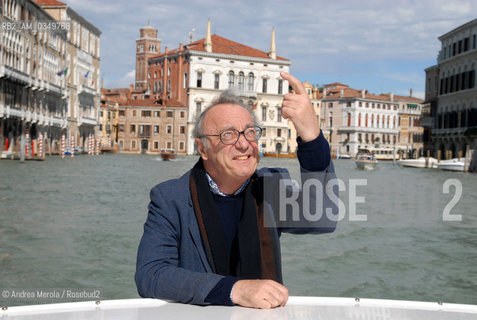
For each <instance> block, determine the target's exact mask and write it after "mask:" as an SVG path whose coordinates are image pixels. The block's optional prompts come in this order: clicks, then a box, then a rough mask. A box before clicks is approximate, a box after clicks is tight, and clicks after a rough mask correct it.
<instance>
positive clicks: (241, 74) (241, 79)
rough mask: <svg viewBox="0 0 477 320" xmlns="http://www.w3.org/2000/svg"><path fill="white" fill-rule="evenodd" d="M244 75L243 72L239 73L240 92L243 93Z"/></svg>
mask: <svg viewBox="0 0 477 320" xmlns="http://www.w3.org/2000/svg"><path fill="white" fill-rule="evenodd" d="M243 84H244V74H243V72H242V71H240V72H239V76H238V88H239V90H240V91H243V89H244V86H243Z"/></svg>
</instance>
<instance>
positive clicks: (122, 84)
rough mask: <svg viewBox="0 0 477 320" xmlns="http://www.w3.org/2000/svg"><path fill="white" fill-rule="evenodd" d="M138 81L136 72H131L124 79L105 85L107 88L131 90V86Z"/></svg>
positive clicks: (109, 81) (107, 82) (110, 81)
mask: <svg viewBox="0 0 477 320" xmlns="http://www.w3.org/2000/svg"><path fill="white" fill-rule="evenodd" d="M135 79H136V70H131V71H129V72H128V73H126V74H125V75H124V76H123V77H121V78H119V79H115V80H106V82H105V83H104V87H105V88H110V89H113V88H129V86H130V85H131V84H134V80H135Z"/></svg>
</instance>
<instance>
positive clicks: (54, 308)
mask: <svg viewBox="0 0 477 320" xmlns="http://www.w3.org/2000/svg"><path fill="white" fill-rule="evenodd" d="M474 317H477V305H465V304H452V303H442V302H419V301H399V300H380V299H360V298H328V297H290V298H289V300H288V303H287V305H286V306H285V307H279V308H275V309H270V310H258V309H250V308H243V307H238V306H237V307H225V306H208V307H201V306H194V305H186V304H180V303H170V302H166V301H163V300H158V299H127V300H105V301H86V302H72V303H57V304H44V305H31V306H19V307H10V308H7V307H4V308H2V310H1V311H0V319H4V318H5V319H10V318H12V319H13V318H14V319H16V320H20V319H34V318H41V319H47V320H51V319H105V320H106V319H159V318H160V319H208V320H215V319H246V320H252V319H288V320H293V319H305V318H306V319H315V318H316V319H318V318H319V319H408V320H413V319H449V320H457V319H472V318H474Z"/></svg>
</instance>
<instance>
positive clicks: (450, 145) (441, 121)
mask: <svg viewBox="0 0 477 320" xmlns="http://www.w3.org/2000/svg"><path fill="white" fill-rule="evenodd" d="M439 40H440V41H441V50H440V52H439V55H438V59H437V65H436V66H433V67H430V68H428V69H426V74H427V79H426V81H429V79H431V78H432V76H431V75H435V74H437V75H438V77H439V81H438V88H436V89H438V90H437V91H438V94H437V98H435V97H434V96H433V95H432V90H429V93H430V95H429V96H427V91H426V102H428V103H429V107H430V109H431V112H429V113H430V114H428V113H427V112H426V121H428V122H432V123H431V124H432V128H431V138H430V143H428V144H427V146H426V148H427V149H429V151H430V153H432V155H433V156H435V157H437V158H438V159H450V158H456V157H464V156H465V155H466V153H468V154H470V153H469V152H468V151H469V150H476V149H477V86H476V80H477V78H476V69H477V19H474V20H472V21H470V22H468V23H465V24H463V25H461V26H459V27H457V28H455V29H453V30H451V31H449V32H447V33H446V34H444V35H442V36H441V37H439ZM429 82H430V84H427V83H426V87H427V88H430V85H432V84H433V83H434V82H433V81H432V79H431V80H430V81H429ZM435 87H437V85H435ZM434 105H436V106H437V107H436V109H437V110H436V112H435V113H434V114H432V106H434ZM426 125H427V124H426ZM472 160H473V161H472V162H471V165H470V167H471V170H475V169H476V167H477V153H475V152H474V157H473V159H472Z"/></svg>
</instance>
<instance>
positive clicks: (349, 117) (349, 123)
mask: <svg viewBox="0 0 477 320" xmlns="http://www.w3.org/2000/svg"><path fill="white" fill-rule="evenodd" d="M348 127H351V113H350V112H348Z"/></svg>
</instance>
